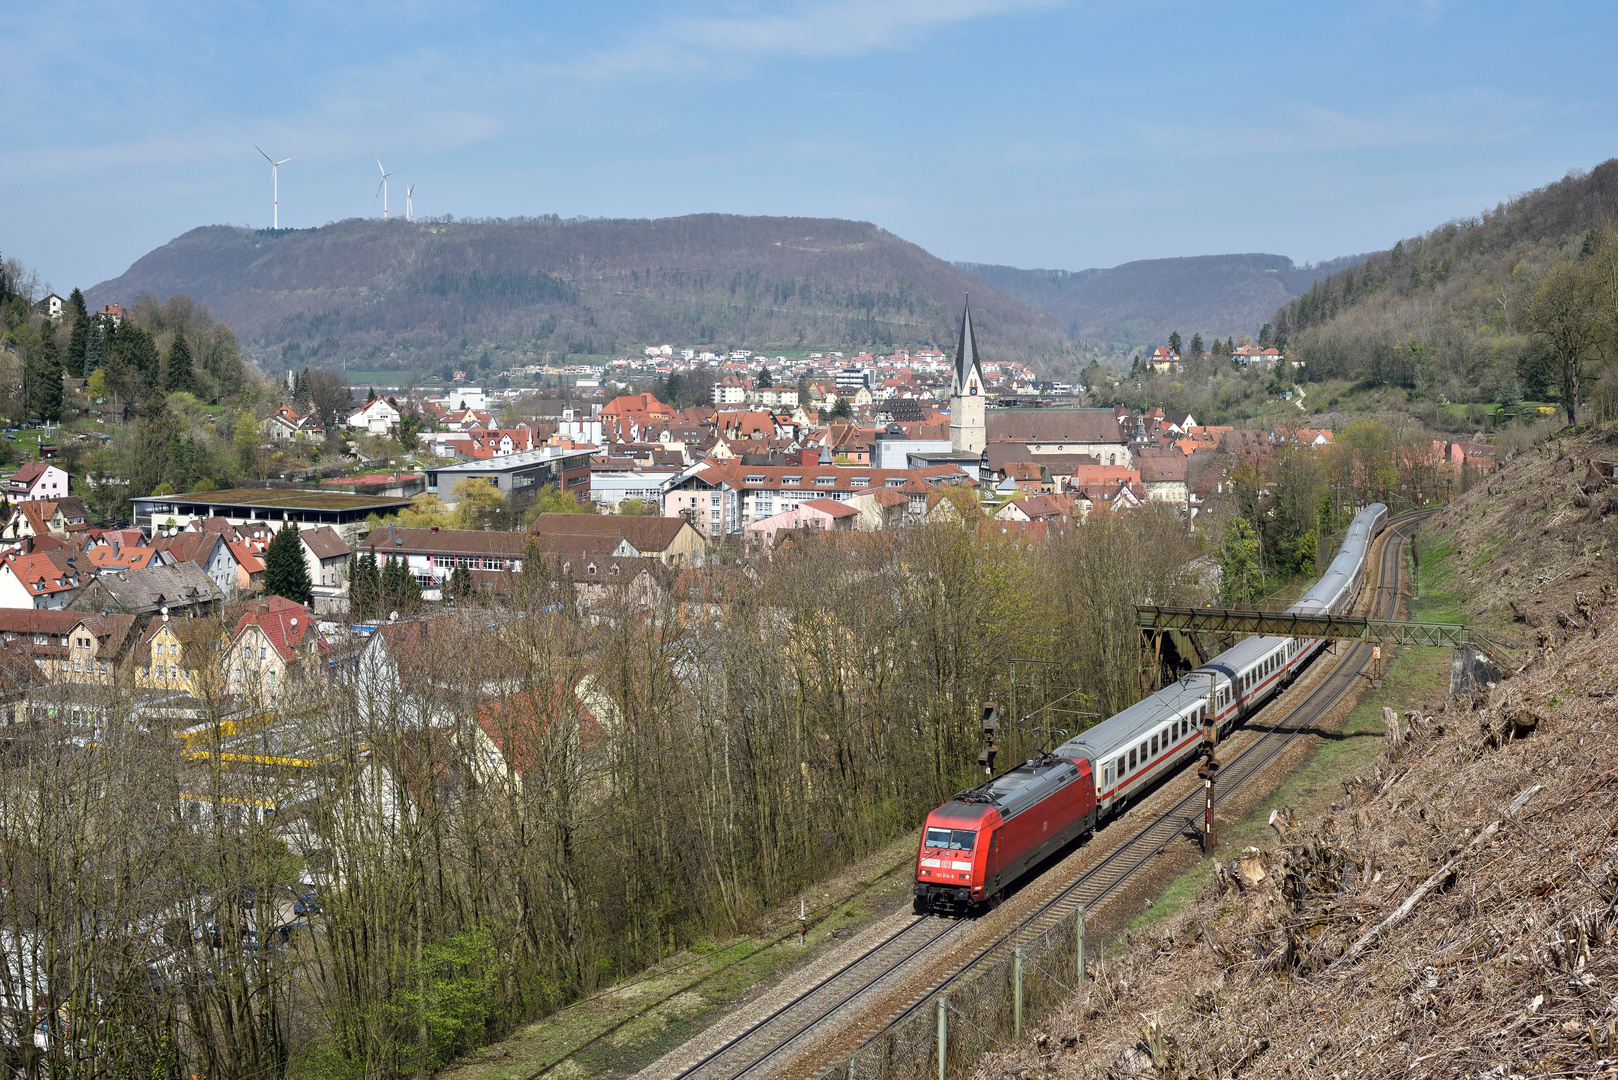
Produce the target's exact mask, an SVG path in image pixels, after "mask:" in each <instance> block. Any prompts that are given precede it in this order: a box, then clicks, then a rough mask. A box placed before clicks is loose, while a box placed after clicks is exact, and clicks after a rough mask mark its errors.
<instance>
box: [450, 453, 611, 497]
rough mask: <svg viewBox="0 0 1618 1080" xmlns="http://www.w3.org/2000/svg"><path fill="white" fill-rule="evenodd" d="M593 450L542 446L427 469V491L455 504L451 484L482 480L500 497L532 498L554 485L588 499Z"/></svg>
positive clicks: (453, 489)
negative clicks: (540, 490) (495, 490)
mask: <svg viewBox="0 0 1618 1080" xmlns="http://www.w3.org/2000/svg"><path fill="white" fill-rule="evenodd" d="M597 452H598V451H596V450H595V449H594V448H592V447H586V448H584V449H582V450H577V449H569V448H567V447H562V446H544V447H541V448H540V449H538V450H528V451H525V452H523V453H520V454H507V455H505V456H504V457H495V458H485V459H482V460H478V461H464V462H461V463H460V464H458V465H446V466H444V467H443V468H439V469H428V470H427V491H428V493H429V494H432V495H437V496H438V497H439V498H440V499H443V500H444V501H445V502H454V501H455V485H456V484H458V483H460V482H461V481H462V480H484V481H487V482H488V483H490V484H493V485H494V486H495V487H497V488H499V489H500V494H502V495H504V496H506V497H507V498H510V497H511V496H512V495H514V494H515V495H523V496H529V497H531V496H533V495H535V494H537V493H538V492H539V489H540V488H542V487H545V486H547V485H550V484H555V485H556V486H557V487H559V488H561V489H562V490H563V491H571V492H573V494H574V495H576V496H578V498H579V501H580V502H588V501H589V500H590V455H592V454H595V453H597Z"/></svg>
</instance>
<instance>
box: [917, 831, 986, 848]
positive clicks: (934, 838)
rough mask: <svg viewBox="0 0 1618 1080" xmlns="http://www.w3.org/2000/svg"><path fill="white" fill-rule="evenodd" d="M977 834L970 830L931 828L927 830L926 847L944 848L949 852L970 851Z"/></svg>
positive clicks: (975, 841)
mask: <svg viewBox="0 0 1618 1080" xmlns="http://www.w3.org/2000/svg"><path fill="white" fill-rule="evenodd" d="M977 837H978V834H977V833H975V832H973V831H972V830H971V829H939V828H934V827H932V826H928V828H927V846H928V847H930V848H945V849H948V850H950V851H971V850H972V847H973V845H974V844H976V843H977Z"/></svg>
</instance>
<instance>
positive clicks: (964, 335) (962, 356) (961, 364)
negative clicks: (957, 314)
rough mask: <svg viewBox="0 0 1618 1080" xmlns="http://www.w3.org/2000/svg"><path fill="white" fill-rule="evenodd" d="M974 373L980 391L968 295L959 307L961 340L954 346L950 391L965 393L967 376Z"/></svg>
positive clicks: (978, 364) (980, 377)
mask: <svg viewBox="0 0 1618 1080" xmlns="http://www.w3.org/2000/svg"><path fill="white" fill-rule="evenodd" d="M974 374H975V375H976V376H977V381H978V389H979V392H980V393H981V392H982V387H983V368H982V366H981V361H980V360H979V357H978V339H977V335H976V334H975V333H973V331H972V298H971V297H970V296H969V297H967V300H966V304H965V306H963V307H962V308H961V340H960V342H959V343H958V344H957V345H956V346H955V385H954V386H953V387H951V390H950V392H951V393H953V394H957V395H959V394H964V393H966V390H967V378H968V376H971V375H974Z"/></svg>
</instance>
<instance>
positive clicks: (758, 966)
mask: <svg viewBox="0 0 1618 1080" xmlns="http://www.w3.org/2000/svg"><path fill="white" fill-rule="evenodd" d="M915 844H916V841H915V838H914V837H913V836H906V837H904V838H903V839H901V840H898V841H896V842H895V843H894V844H893V845H892V846H890V847H889V848H887V849H885V850H884V851H883V852H881V853H880V855H879V856H876V857H874V858H873V859H871V860H867V865H872V864H875V865H876V867H877V868H876V869H875V870H873V871H872V872H873V873H877V874H880V873H881V872H882V871H883V870H886V869H887V868H888V867H889V866H891V865H894V864H895V863H897V864H898V865H899V866H900V872H898V873H894V874H889V875H887V876H886V877H885V878H882V880H881V881H879V882H876V883H875V884H874V885H873V887H872V888H870V889H869V890H867V891H865V892H863V893H861V894H860V895H859V896H857V897H855V898H853V899H851V900H848V901H845V902H844V903H840V904H838V905H837V906H836V908H835V909H834V910H832V911H829V912H826V913H825V914H824V917H823V918H821V919H820V921H819V922H817V923H815V924H814V925H813V927H812V928H811V930H810V931H809V935H808V939H807V942H806V944H805V945H803V946H800V945H799V944H798V942H797V940H796V935H793V936H792V937H791V938H789V939H788V940H786V941H783V942H782V943H781V944H779V945H772V943H773V942H774V940H775V938H776V937H777V936H778V934H779V931H777V932H776V933H769V934H759V935H755V936H747V937H735V938H731V939H729V940H726V941H722V942H714V943H712V946H711V947H709V948H698V949H693V950H689V951H686V952H681V953H678V954H676V955H675V956H672V957H670V958H668V959H667V960H666V961H664V962H663V963H662V964H660V965H658V967H656V968H654V969H651V970H649V971H644V972H641V973H640V974H638V975H636V976H634V977H632V978H630V979H627V980H625V982H623V983H622V984H620V985H618V986H615V987H611V988H609V989H607V990H605V991H603V992H601V993H599V994H597V995H595V996H594V997H591V998H586V999H585V1000H583V1001H580V1002H577V1003H575V1004H574V1005H572V1006H570V1007H568V1008H566V1009H562V1010H560V1011H558V1012H556V1013H553V1014H552V1015H550V1016H547V1017H545V1018H544V1019H541V1020H537V1021H535V1022H534V1023H531V1024H528V1025H526V1026H524V1027H522V1028H519V1029H517V1030H516V1031H515V1032H513V1033H512V1034H511V1035H509V1036H507V1037H506V1038H505V1039H502V1040H501V1041H500V1042H497V1043H493V1044H491V1045H490V1046H488V1047H486V1048H484V1049H483V1050H481V1051H479V1052H478V1053H475V1054H473V1055H471V1056H470V1057H467V1058H464V1059H462V1060H461V1061H458V1062H456V1063H455V1064H453V1065H451V1066H449V1067H448V1068H446V1069H444V1070H442V1071H441V1072H439V1073H438V1076H439V1078H440V1080H527V1078H528V1077H531V1076H533V1075H534V1074H535V1073H536V1072H538V1071H539V1070H541V1069H544V1068H546V1067H552V1066H554V1067H552V1068H551V1071H550V1072H549V1073H547V1076H548V1077H556V1078H558V1080H584V1078H595V1077H618V1076H625V1075H628V1074H629V1073H633V1072H636V1071H638V1070H640V1069H642V1068H644V1067H645V1066H647V1065H650V1064H651V1063H652V1062H654V1061H656V1060H657V1059H658V1058H660V1057H662V1056H663V1055H664V1054H666V1053H667V1052H669V1051H670V1050H672V1049H674V1048H675V1047H677V1046H679V1045H681V1044H682V1043H684V1042H686V1041H687V1040H688V1039H690V1038H692V1037H693V1036H695V1035H697V1034H699V1033H700V1032H702V1031H703V1030H704V1029H705V1028H707V1027H708V1026H709V1025H710V1024H712V1023H713V1022H714V1020H716V1019H717V1018H718V1017H719V1016H720V1015H722V1014H723V1013H724V1012H725V1011H727V1010H729V1009H731V1008H734V1007H735V1006H736V1005H737V1004H739V1003H740V1002H742V1001H743V1000H745V999H746V998H748V997H749V996H750V994H751V993H752V992H753V991H754V990H755V989H757V988H760V987H762V986H765V985H768V984H770V983H772V982H774V981H775V980H776V979H778V978H779V977H781V976H782V975H783V974H784V973H785V972H787V971H789V970H791V969H792V968H795V967H798V966H799V965H801V964H803V963H805V962H807V961H809V960H812V959H814V958H815V957H818V956H819V955H820V954H821V953H823V952H824V951H826V950H827V949H829V948H832V947H833V946H834V945H835V944H836V943H837V939H836V938H834V937H833V932H834V931H842V930H844V929H847V928H852V927H854V926H856V925H858V924H860V923H863V922H865V921H867V920H868V919H870V918H873V917H876V916H880V915H886V914H888V913H889V912H891V911H892V910H893V908H894V907H895V906H896V904H897V903H899V902H901V901H904V900H905V899H906V898H908V896H909V892H910V879H909V877H908V876H907V875H906V874H905V873H903V872H902V871H903V869H904V867H905V866H908V865H909V862H910V858H911V857H912V856H913V855H914V853H915ZM866 880H871V879H869V878H867V879H866ZM845 891H852V889H850V890H845ZM811 896H813V894H811ZM813 902H814V900H813V898H811V903H813ZM822 902H824V901H822ZM692 984H696V985H692ZM664 998H667V1000H666V1001H662V1003H661V1004H658V1005H655V1006H654V1007H652V1008H650V1009H647V1005H648V1004H649V1003H652V1002H658V1001H660V1000H661V999H664ZM643 1009H644V1010H646V1011H645V1013H644V1015H640V1016H635V1014H636V1013H637V1012H640V1011H641V1010H643ZM631 1017H633V1019H629V1022H628V1023H624V1024H623V1026H622V1027H618V1028H617V1030H612V1029H613V1028H614V1027H615V1026H616V1025H618V1024H620V1023H623V1021H624V1020H625V1019H627V1018H631ZM609 1031H610V1034H605V1036H604V1037H602V1036H603V1034H604V1033H606V1032H609ZM598 1039H599V1041H592V1040H598Z"/></svg>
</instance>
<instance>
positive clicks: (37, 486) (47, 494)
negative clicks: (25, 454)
mask: <svg viewBox="0 0 1618 1080" xmlns="http://www.w3.org/2000/svg"><path fill="white" fill-rule="evenodd" d="M69 494H71V492H70V491H69V490H68V475H67V472H66V471H65V470H64V469H62V468H60V467H58V466H56V465H52V464H51V463H50V462H48V461H29V462H25V463H24V464H23V466H22V468H20V469H18V470H17V471H16V472H15V473H14V474H12V476H11V479H9V480H7V481H6V501H7V502H9V503H22V502H33V501H35V500H39V499H62V498H66V497H67V496H68V495H69Z"/></svg>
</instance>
